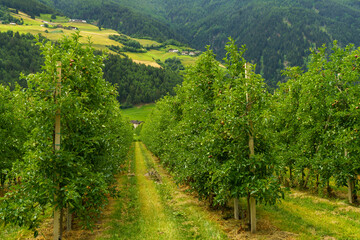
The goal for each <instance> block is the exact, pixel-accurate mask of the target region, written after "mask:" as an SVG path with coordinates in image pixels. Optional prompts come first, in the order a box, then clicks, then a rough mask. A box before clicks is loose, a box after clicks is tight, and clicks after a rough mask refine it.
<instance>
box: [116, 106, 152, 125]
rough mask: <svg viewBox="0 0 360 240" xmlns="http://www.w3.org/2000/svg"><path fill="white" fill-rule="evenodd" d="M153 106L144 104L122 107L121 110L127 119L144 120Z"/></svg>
mask: <svg viewBox="0 0 360 240" xmlns="http://www.w3.org/2000/svg"><path fill="white" fill-rule="evenodd" d="M154 108H155V104H146V105H142V106H138V107H133V108H127V109H122V110H121V112H122V114H123V116H124V117H126V118H128V119H129V120H138V121H143V122H146V120H147V118H148V116H149V115H150V113H151V111H152V110H153V109H154Z"/></svg>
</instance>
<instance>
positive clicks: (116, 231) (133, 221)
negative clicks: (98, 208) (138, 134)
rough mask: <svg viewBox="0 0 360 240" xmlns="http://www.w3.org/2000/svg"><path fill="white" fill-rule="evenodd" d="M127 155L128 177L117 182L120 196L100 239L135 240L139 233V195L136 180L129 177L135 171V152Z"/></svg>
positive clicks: (123, 176)
mask: <svg viewBox="0 0 360 240" xmlns="http://www.w3.org/2000/svg"><path fill="white" fill-rule="evenodd" d="M130 151H131V152H130V154H129V159H128V161H129V163H130V164H129V169H128V173H130V174H129V175H122V176H121V177H120V180H119V182H118V183H119V187H120V188H121V189H120V191H121V196H120V198H119V199H118V200H117V202H116V205H115V208H114V209H115V210H114V212H113V213H112V215H111V217H110V222H109V224H108V226H107V228H108V229H109V230H108V231H106V232H105V234H103V235H102V236H100V237H98V238H97V239H98V240H101V239H114V240H115V239H135V238H136V236H137V234H138V232H139V231H140V222H141V218H140V217H141V213H140V207H139V206H140V204H139V202H140V200H139V199H140V197H139V196H140V195H139V191H138V188H137V185H138V181H137V178H136V177H134V176H133V175H131V174H132V173H134V172H135V171H136V166H135V152H134V148H133V147H132V149H131V150H130Z"/></svg>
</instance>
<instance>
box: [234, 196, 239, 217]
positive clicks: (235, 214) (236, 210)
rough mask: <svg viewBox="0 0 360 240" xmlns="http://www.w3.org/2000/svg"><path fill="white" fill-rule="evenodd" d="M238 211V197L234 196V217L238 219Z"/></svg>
mask: <svg viewBox="0 0 360 240" xmlns="http://www.w3.org/2000/svg"><path fill="white" fill-rule="evenodd" d="M239 216H240V211H239V199H238V198H234V218H235V219H236V220H239Z"/></svg>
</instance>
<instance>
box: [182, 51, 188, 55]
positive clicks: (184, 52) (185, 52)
mask: <svg viewBox="0 0 360 240" xmlns="http://www.w3.org/2000/svg"><path fill="white" fill-rule="evenodd" d="M181 55H189V51H183V52H181Z"/></svg>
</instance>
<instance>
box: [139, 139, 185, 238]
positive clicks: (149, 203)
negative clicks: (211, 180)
mask: <svg viewBox="0 0 360 240" xmlns="http://www.w3.org/2000/svg"><path fill="white" fill-rule="evenodd" d="M135 159H136V178H137V181H138V188H139V199H140V209H141V215H142V218H141V219H142V222H141V227H140V233H139V236H138V238H137V239H183V238H182V237H181V236H179V233H178V231H177V228H176V225H175V223H174V222H173V221H171V219H170V218H169V217H168V216H167V215H166V214H165V211H164V206H163V204H162V202H161V198H160V196H159V194H158V192H157V190H156V187H155V183H154V182H153V181H151V180H150V179H149V178H147V177H146V176H145V174H146V173H147V172H148V170H147V167H146V164H145V162H144V155H143V153H142V151H141V149H140V142H136V143H135Z"/></svg>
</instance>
